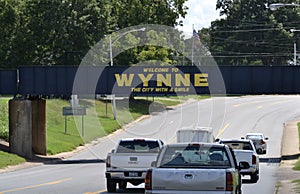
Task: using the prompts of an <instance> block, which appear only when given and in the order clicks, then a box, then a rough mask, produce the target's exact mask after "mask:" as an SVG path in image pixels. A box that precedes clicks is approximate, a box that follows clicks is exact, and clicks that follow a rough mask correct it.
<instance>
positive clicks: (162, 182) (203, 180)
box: [152, 168, 226, 191]
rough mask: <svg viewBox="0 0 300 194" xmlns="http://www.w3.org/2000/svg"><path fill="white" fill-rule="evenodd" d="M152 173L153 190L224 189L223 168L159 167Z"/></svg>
mask: <svg viewBox="0 0 300 194" xmlns="http://www.w3.org/2000/svg"><path fill="white" fill-rule="evenodd" d="M152 173H153V174H152V176H153V177H155V179H154V180H153V182H152V188H153V190H177V191H180V190H181V191H185V190H188V191H191V190H195V191H197V190H198V191H216V190H219V191H224V190H225V189H226V180H225V179H226V170H225V169H194V168H193V169H174V168H171V169H168V168H159V169H155V170H153V172H152Z"/></svg>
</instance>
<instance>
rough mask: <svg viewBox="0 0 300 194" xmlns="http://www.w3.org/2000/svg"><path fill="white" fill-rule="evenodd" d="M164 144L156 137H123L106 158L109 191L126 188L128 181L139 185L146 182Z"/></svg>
mask: <svg viewBox="0 0 300 194" xmlns="http://www.w3.org/2000/svg"><path fill="white" fill-rule="evenodd" d="M162 146H163V143H162V142H161V141H160V140H156V139H140V138H139V139H134V138H130V139H123V140H120V141H119V143H118V145H117V148H116V150H113V151H112V153H108V154H107V158H106V172H105V176H106V186H107V191H108V192H115V191H116V186H117V184H118V186H119V189H126V185H127V183H128V182H129V183H131V184H133V185H139V184H141V183H143V182H144V180H145V177H146V172H147V170H148V169H149V168H150V167H151V162H153V161H155V160H156V158H157V155H158V152H159V150H160V149H161V147H162Z"/></svg>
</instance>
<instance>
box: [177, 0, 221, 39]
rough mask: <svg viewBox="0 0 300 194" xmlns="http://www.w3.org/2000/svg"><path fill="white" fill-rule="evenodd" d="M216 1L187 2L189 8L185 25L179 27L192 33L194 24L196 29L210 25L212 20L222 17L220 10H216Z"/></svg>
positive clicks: (195, 0)
mask: <svg viewBox="0 0 300 194" xmlns="http://www.w3.org/2000/svg"><path fill="white" fill-rule="evenodd" d="M216 2H217V0H188V1H187V2H186V4H185V5H186V6H187V7H188V8H189V9H188V11H187V12H188V13H187V15H186V16H185V19H183V25H184V26H183V27H178V29H179V30H182V31H183V32H185V33H187V34H188V33H191V34H192V31H193V25H194V29H195V30H196V31H198V30H199V29H201V28H203V27H209V26H210V22H211V21H214V20H216V19H218V18H220V16H219V12H218V11H216Z"/></svg>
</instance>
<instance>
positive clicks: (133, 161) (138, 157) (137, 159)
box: [110, 153, 157, 170]
mask: <svg viewBox="0 0 300 194" xmlns="http://www.w3.org/2000/svg"><path fill="white" fill-rule="evenodd" d="M156 157H157V153H138V154H128V153H117V154H111V155H110V162H111V166H112V167H116V168H118V169H120V168H121V169H129V170H130V169H134V170H139V169H140V170H142V169H148V168H149V167H150V166H151V163H152V162H153V161H155V160H156Z"/></svg>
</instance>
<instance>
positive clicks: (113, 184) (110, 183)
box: [106, 179, 117, 193]
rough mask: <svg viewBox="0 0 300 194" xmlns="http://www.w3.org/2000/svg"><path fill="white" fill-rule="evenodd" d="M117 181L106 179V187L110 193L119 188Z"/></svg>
mask: <svg viewBox="0 0 300 194" xmlns="http://www.w3.org/2000/svg"><path fill="white" fill-rule="evenodd" d="M116 186H117V182H116V181H114V180H111V179H106V188H107V192H109V193H114V192H116V190H117V188H116Z"/></svg>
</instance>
